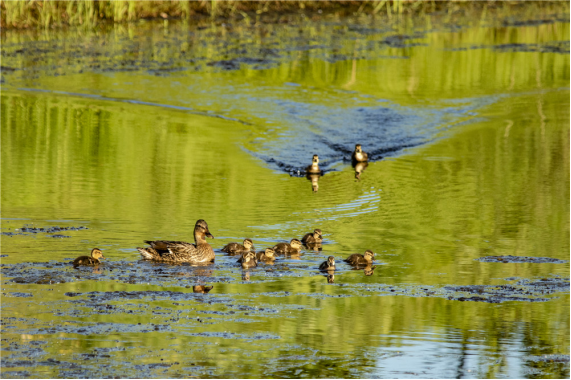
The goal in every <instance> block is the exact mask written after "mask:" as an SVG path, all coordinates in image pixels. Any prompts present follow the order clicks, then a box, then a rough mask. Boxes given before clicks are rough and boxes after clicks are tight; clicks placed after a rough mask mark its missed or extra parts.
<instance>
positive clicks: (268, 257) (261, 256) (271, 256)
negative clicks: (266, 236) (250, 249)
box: [256, 248, 276, 262]
mask: <svg viewBox="0 0 571 380" xmlns="http://www.w3.org/2000/svg"><path fill="white" fill-rule="evenodd" d="M275 259H276V256H275V252H274V250H273V249H271V248H266V250H265V251H263V252H262V251H260V252H258V253H256V260H257V261H264V262H268V261H274V260H275Z"/></svg>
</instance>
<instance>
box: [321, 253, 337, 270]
mask: <svg viewBox="0 0 571 380" xmlns="http://www.w3.org/2000/svg"><path fill="white" fill-rule="evenodd" d="M319 270H320V271H333V270H335V257H333V256H329V257H328V258H327V261H324V262H322V263H321V265H320V266H319Z"/></svg>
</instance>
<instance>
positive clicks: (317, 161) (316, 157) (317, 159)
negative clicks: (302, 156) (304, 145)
mask: <svg viewBox="0 0 571 380" xmlns="http://www.w3.org/2000/svg"><path fill="white" fill-rule="evenodd" d="M318 163H319V156H318V155H317V154H314V155H313V164H314V165H317V164H318Z"/></svg>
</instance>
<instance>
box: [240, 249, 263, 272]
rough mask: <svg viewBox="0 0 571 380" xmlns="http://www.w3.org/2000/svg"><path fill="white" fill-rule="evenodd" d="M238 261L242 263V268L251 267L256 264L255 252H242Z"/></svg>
mask: <svg viewBox="0 0 571 380" xmlns="http://www.w3.org/2000/svg"><path fill="white" fill-rule="evenodd" d="M238 262H239V263H241V264H242V268H252V267H256V266H258V264H257V262H256V254H255V253H254V252H245V253H242V257H240V258H239V259H238Z"/></svg>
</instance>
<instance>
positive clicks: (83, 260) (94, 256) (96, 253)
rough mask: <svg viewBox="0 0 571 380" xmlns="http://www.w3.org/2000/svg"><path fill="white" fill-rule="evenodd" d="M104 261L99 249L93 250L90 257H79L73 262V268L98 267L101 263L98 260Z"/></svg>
mask: <svg viewBox="0 0 571 380" xmlns="http://www.w3.org/2000/svg"><path fill="white" fill-rule="evenodd" d="M100 258H101V259H104V258H105V256H103V252H101V250H100V249H99V248H93V249H92V250H91V256H80V257H78V258H77V259H75V260H73V266H74V267H77V266H80V265H99V264H101V261H99V259H100Z"/></svg>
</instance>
